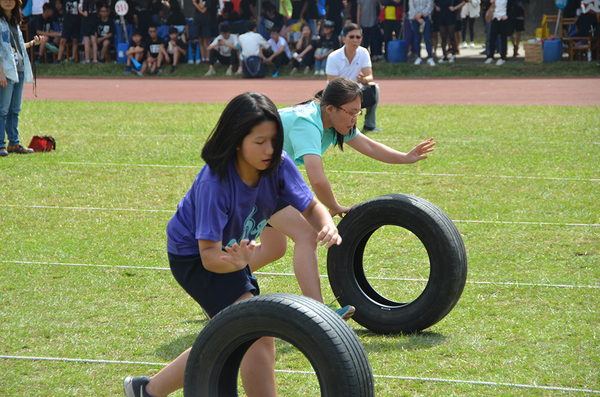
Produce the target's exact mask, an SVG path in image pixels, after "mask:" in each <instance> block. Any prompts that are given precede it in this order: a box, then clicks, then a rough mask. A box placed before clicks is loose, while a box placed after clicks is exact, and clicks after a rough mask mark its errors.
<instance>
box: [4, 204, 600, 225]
mask: <svg viewBox="0 0 600 397" xmlns="http://www.w3.org/2000/svg"><path fill="white" fill-rule="evenodd" d="M1 207H8V208H30V209H51V210H71V211H127V212H161V213H169V214H174V213H175V210H151V209H140V208H103V207H60V206H54V205H17V204H0V208H1ZM452 222H455V223H482V224H502V225H533V226H577V227H600V224H598V223H560V222H520V221H485V220H461V219H456V220H453V221H452Z"/></svg>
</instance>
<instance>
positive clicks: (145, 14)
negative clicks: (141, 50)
mask: <svg viewBox="0 0 600 397" xmlns="http://www.w3.org/2000/svg"><path fill="white" fill-rule="evenodd" d="M137 1H138V2H134V3H133V21H134V22H133V26H134V27H135V28H136V29H137V30H138V32H140V33H141V34H142V38H143V39H144V40H146V39H148V30H149V29H150V26H152V25H153V24H152V16H151V15H150V11H148V8H147V7H146V6H145V5H144V4H142V3H141V2H142V1H145V0H137Z"/></svg>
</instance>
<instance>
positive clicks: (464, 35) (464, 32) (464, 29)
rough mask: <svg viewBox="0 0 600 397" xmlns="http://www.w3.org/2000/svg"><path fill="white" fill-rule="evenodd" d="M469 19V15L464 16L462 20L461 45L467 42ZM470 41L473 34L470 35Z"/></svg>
mask: <svg viewBox="0 0 600 397" xmlns="http://www.w3.org/2000/svg"><path fill="white" fill-rule="evenodd" d="M470 20H471V18H469V17H465V18H463V20H462V39H463V46H464V45H466V44H467V27H468V25H469V21H470ZM471 41H473V36H471Z"/></svg>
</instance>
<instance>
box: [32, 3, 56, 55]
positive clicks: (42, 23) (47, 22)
mask: <svg viewBox="0 0 600 397" xmlns="http://www.w3.org/2000/svg"><path fill="white" fill-rule="evenodd" d="M53 24H54V9H53V8H52V6H51V5H50V3H45V4H44V6H43V12H42V13H41V14H40V15H37V16H35V17H34V18H33V28H34V31H35V35H36V36H40V37H41V38H42V42H41V44H40V48H39V52H38V55H37V57H36V60H35V63H42V61H43V58H44V55H45V54H46V49H49V50H51V51H52V49H55V50H57V48H56V47H55V46H54V45H52V43H51V41H52V40H54V39H55V38H57V37H60V32H55V31H54V29H53ZM46 44H50V46H48V47H47V46H46ZM55 52H56V51H55Z"/></svg>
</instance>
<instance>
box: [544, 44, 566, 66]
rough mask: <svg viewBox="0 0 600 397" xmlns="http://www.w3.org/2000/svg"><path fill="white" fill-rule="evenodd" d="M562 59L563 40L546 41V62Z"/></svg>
mask: <svg viewBox="0 0 600 397" xmlns="http://www.w3.org/2000/svg"><path fill="white" fill-rule="evenodd" d="M561 59H562V41H561V40H559V39H555V40H546V41H544V62H557V61H560V60H561Z"/></svg>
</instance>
